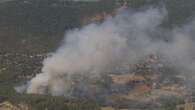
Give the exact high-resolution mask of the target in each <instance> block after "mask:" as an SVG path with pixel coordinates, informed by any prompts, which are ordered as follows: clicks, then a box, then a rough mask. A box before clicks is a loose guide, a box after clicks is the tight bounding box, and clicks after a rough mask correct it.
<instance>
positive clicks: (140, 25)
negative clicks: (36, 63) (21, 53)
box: [27, 8, 195, 97]
mask: <svg viewBox="0 0 195 110" xmlns="http://www.w3.org/2000/svg"><path fill="white" fill-rule="evenodd" d="M166 16H167V12H166V10H165V9H164V8H148V9H146V10H144V11H143V10H142V11H132V10H123V11H120V12H118V13H117V14H116V15H115V16H114V17H111V16H110V17H108V18H106V19H105V21H103V22H102V23H92V24H89V25H87V26H84V27H82V28H79V29H74V30H70V31H68V32H66V35H65V38H64V42H63V43H62V45H61V46H60V47H59V49H58V50H57V51H56V52H54V53H53V54H52V55H51V56H50V57H48V58H46V59H45V60H44V62H43V68H42V72H41V73H40V74H37V75H36V77H34V78H33V79H32V80H31V81H30V82H29V85H28V87H27V93H35V94H45V93H46V94H52V95H64V96H66V97H71V96H72V95H73V92H74V88H75V86H76V85H77V86H78V85H79V88H81V89H82V92H86V94H88V93H89V91H90V90H92V89H90V88H92V87H90V83H94V82H96V81H99V80H100V81H101V80H103V79H102V77H103V76H104V75H107V74H108V73H111V72H115V71H121V72H122V71H126V70H128V69H129V65H132V64H136V63H138V61H139V60H140V59H143V58H144V57H146V56H148V55H150V54H151V53H155V54H159V55H161V56H163V58H164V60H166V61H168V62H170V63H171V64H173V65H174V66H175V67H177V68H182V70H185V71H183V72H186V71H189V72H191V73H192V72H195V69H194V68H193V67H194V66H195V63H194V55H195V53H194V50H195V48H194V46H195V43H194V40H193V36H192V35H193V29H194V27H195V25H194V24H195V23H194V22H192V23H189V24H188V25H185V26H183V27H181V28H175V29H170V30H168V29H164V28H162V27H161V24H162V22H163V20H164V19H165V18H166ZM180 70H181V69H180ZM98 90H99V89H98V88H95V89H94V88H93V91H98ZM82 92H80V94H82Z"/></svg>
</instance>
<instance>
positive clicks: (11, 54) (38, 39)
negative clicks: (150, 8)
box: [0, 0, 195, 110]
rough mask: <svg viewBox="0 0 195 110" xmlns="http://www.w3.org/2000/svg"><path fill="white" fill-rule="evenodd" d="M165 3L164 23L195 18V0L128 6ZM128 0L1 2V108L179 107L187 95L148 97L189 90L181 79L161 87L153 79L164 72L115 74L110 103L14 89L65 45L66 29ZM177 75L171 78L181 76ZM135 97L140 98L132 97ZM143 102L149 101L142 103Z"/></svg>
mask: <svg viewBox="0 0 195 110" xmlns="http://www.w3.org/2000/svg"><path fill="white" fill-rule="evenodd" d="M100 1H101V0H100ZM162 3H165V7H166V8H167V9H168V17H167V20H165V21H164V24H162V26H165V27H168V28H172V27H174V26H178V25H181V24H183V23H185V22H186V21H189V20H191V19H192V18H193V16H192V15H193V14H194V12H195V7H194V6H195V1H194V0H159V1H157V0H132V1H127V6H128V7H131V8H135V9H137V10H139V8H140V7H142V6H143V5H150V4H155V5H154V6H156V5H161V4H162ZM123 4H124V3H123V1H122V0H121V1H120V0H119V1H117V0H113V1H110V0H108V1H106V2H104V0H102V2H72V1H62V0H10V1H9V0H8V1H6V2H0V103H1V104H0V110H1V109H2V110H6V109H7V108H8V110H12V109H13V108H14V110H31V109H32V110H96V109H100V107H102V110H115V108H118V109H119V110H125V108H128V107H129V106H132V108H133V105H138V106H139V105H140V108H142V109H144V108H146V107H147V106H150V107H151V110H153V109H152V107H153V106H157V107H159V108H158V109H161V110H162V109H163V110H165V109H166V110H173V108H175V107H176V104H179V103H183V100H182V101H181V100H180V99H177V98H175V97H174V98H172V100H169V102H167V99H166V97H164V99H159V100H161V102H162V103H163V104H159V103H145V101H147V100H152V99H155V98H159V97H158V96H160V95H164V94H170V95H174V96H175V95H176V96H178V94H181V93H182V92H183V93H182V94H185V92H184V91H185V90H183V88H182V85H178V84H179V83H168V84H162V85H159V86H158V87H156V83H152V81H153V82H155V78H158V76H155V75H151V76H144V75H143V74H141V75H135V76H133V77H132V75H127V76H123V75H115V74H114V75H111V77H110V78H112V81H111V82H112V84H111V85H112V86H116V89H115V90H113V91H112V93H113V94H111V96H110V97H108V100H110V99H111V100H113V102H106V103H100V102H94V101H85V100H76V99H72V100H67V99H64V98H63V97H52V96H50V95H33V94H32V95H27V94H19V93H17V92H16V91H15V90H14V87H15V86H17V85H20V84H23V83H24V82H25V81H28V80H29V79H31V78H32V77H33V76H35V75H36V74H37V73H39V72H40V71H41V67H42V61H43V59H44V58H45V57H47V56H48V55H49V53H50V52H53V51H54V50H55V49H56V48H57V47H58V46H59V45H60V42H61V40H62V39H63V37H64V32H65V31H67V30H69V29H72V28H77V27H80V26H82V25H84V24H88V23H91V22H98V21H100V22H101V20H102V19H101V17H102V16H103V17H105V16H106V15H105V16H104V14H110V13H112V12H113V10H114V9H115V8H117V7H119V6H120V5H123ZM103 13H104V14H103ZM110 15H112V14H110ZM98 17H100V19H99V18H98ZM95 18H97V19H95ZM91 19H95V20H91ZM148 77H149V78H151V79H149V78H148ZM177 77H179V76H177ZM177 77H176V76H175V77H171V78H173V79H177ZM181 77H183V76H181ZM152 78H154V79H152ZM171 78H170V80H172V79H171ZM180 79H181V78H180ZM192 80H193V79H192ZM136 81H138V85H136V86H135V87H134V89H133V90H132V88H128V87H129V86H128V84H130V85H131V83H132V82H133V84H134V82H136ZM162 82H163V81H162ZM139 83H140V84H139ZM126 84H127V85H126ZM154 86H155V87H154ZM131 87H132V86H131ZM179 87H181V88H179ZM153 88H155V89H153ZM175 88H176V89H175ZM181 97H183V96H181ZM179 98H180V97H179ZM132 99H133V100H134V99H136V101H137V100H138V102H135V101H134V102H132ZM175 99H177V100H175ZM140 100H141V102H140ZM142 101H143V102H142ZM116 103H118V105H116ZM129 103H131V104H129ZM141 104H145V105H142V106H141ZM153 104H154V105H153ZM107 105H108V106H112V107H107ZM10 107H11V109H9V108H10ZM22 107H23V108H22ZM118 109H117V110H118ZM155 110H157V109H155Z"/></svg>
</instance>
